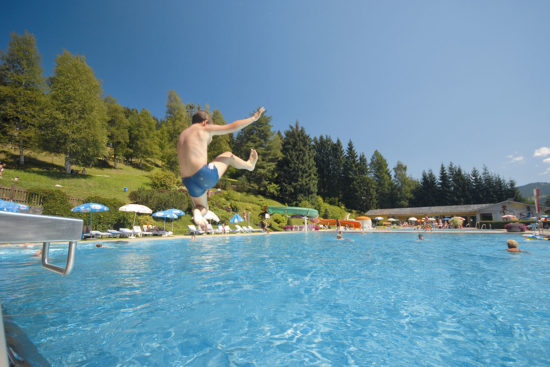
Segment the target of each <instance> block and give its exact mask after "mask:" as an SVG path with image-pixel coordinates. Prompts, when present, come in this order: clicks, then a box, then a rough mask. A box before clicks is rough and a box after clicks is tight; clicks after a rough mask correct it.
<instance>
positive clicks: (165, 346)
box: [0, 233, 550, 366]
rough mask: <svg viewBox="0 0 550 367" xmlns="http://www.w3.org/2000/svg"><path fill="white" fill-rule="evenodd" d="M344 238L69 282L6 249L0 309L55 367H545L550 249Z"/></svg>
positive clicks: (86, 271) (142, 250)
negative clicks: (520, 251) (514, 251)
mask: <svg viewBox="0 0 550 367" xmlns="http://www.w3.org/2000/svg"><path fill="white" fill-rule="evenodd" d="M346 237H347V238H350V239H352V240H353V241H338V240H336V239H335V234H334V233H309V234H303V233H300V234H282V235H275V234H271V235H260V236H242V237H238V236H235V237H213V238H204V237H202V238H198V239H197V240H196V241H189V240H186V239H185V240H164V241H142V242H131V243H130V242H128V243H114V244H109V243H105V244H104V245H103V247H102V248H96V247H95V245H94V244H91V243H87V244H79V245H78V252H77V257H76V265H75V269H74V270H73V273H71V274H70V275H69V276H67V277H61V276H59V275H57V274H54V273H51V272H49V271H47V270H45V269H43V268H41V267H40V265H39V259H36V258H33V257H32V252H33V251H34V250H31V249H18V248H0V260H1V264H0V272H1V273H0V297H1V300H2V305H3V311H4V314H5V316H7V317H10V318H12V319H13V320H14V322H16V323H17V325H18V326H19V327H20V328H22V329H23V330H24V331H25V332H26V334H27V336H28V337H29V338H30V339H31V340H32V341H33V342H34V343H35V345H36V347H37V348H38V350H39V351H40V353H42V355H43V356H44V357H45V358H46V359H47V360H49V361H50V362H51V363H52V365H54V366H117V365H118V366H183V365H185V366H205V365H209V366H331V365H332V366H344V365H357V366H369V365H377V366H507V365H510V366H542V365H549V364H550V297H549V295H550V291H549V290H550V243H547V242H544V241H531V242H528V241H526V240H522V239H521V238H519V237H514V238H517V239H518V241H519V243H520V247H521V248H524V249H527V250H529V252H530V253H528V254H519V255H518V254H510V253H508V252H507V251H505V248H506V240H507V239H509V238H511V237H510V236H506V235H488V234H485V235H477V234H466V235H459V234H426V235H425V240H424V241H417V240H416V234H414V233H389V234H386V233H374V234H365V235H361V234H347V235H346ZM62 257H63V255H62V253H61V251H59V261H58V262H60V261H61V259H62Z"/></svg>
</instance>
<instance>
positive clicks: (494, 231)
mask: <svg viewBox="0 0 550 367" xmlns="http://www.w3.org/2000/svg"><path fill="white" fill-rule="evenodd" d="M336 232H338V231H337V230H335V229H328V230H320V231H314V233H336ZM292 233H305V232H303V231H280V232H269V233H265V232H255V233H225V234H224V233H217V234H201V235H196V236H195V240H194V241H200V239H201V238H215V237H222V236H266V235H269V236H271V235H283V234H292ZM308 233H311V231H310V232H308ZM343 233H345V234H352V233H356V234H369V233H388V234H389V233H412V234H423V235H432V234H507V235H510V236H517V235H524V234H531V233H534V232H532V231H525V232H506V230H504V229H483V230H480V229H437V230H433V231H425V230H415V229H384V230H383V229H373V230H369V231H359V230H347V231H343ZM192 238H193V236H191V235H173V236H143V237H135V238H127V237H121V238H109V237H106V238H91V239H86V240H81V241H79V243H98V242H101V243H106V242H122V241H124V242H136V241H157V240H174V239H188V240H192V241H193V239H192ZM0 246H17V247H22V246H25V247H34V246H36V247H37V248H40V247H42V243H25V244H9V243H0Z"/></svg>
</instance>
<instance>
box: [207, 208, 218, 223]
mask: <svg viewBox="0 0 550 367" xmlns="http://www.w3.org/2000/svg"><path fill="white" fill-rule="evenodd" d="M204 219H206V220H213V221H214V222H219V221H220V218H218V216H217V215H216V213H214V212H211V211H210V210H209V211H208V213H206V214H205V215H204Z"/></svg>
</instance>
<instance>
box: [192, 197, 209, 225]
mask: <svg viewBox="0 0 550 367" xmlns="http://www.w3.org/2000/svg"><path fill="white" fill-rule="evenodd" d="M191 200H192V201H193V205H194V206H195V207H194V208H193V221H194V222H195V224H196V225H197V226H199V228H202V229H206V225H207V224H208V222H207V221H206V219H204V215H206V213H207V212H208V200H207V193H206V192H205V193H204V194H202V195H201V196H199V197H193V196H191Z"/></svg>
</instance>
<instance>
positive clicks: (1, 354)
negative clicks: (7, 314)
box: [0, 211, 83, 366]
mask: <svg viewBox="0 0 550 367" xmlns="http://www.w3.org/2000/svg"><path fill="white" fill-rule="evenodd" d="M82 226H83V221H82V219H75V218H65V217H53V216H47V215H34V214H24V213H10V212H3V211H0V244H3V243H9V244H18V243H42V266H43V267H44V268H46V269H48V270H51V271H53V272H56V273H58V274H61V275H68V274H69V273H70V272H71V271H72V270H73V265H74V258H75V252H76V244H77V242H78V240H80V239H81V237H82ZM51 242H68V243H69V249H68V252H67V261H66V263H65V266H64V267H61V266H57V265H53V264H50V262H49V252H50V243H51ZM14 353H16V352H14V351H12V350H11V349H10V352H9V354H8V348H7V346H6V337H5V334H4V324H3V316H2V310H1V307H0V366H8V356H10V357H11V358H10V359H11V360H12V361H14V358H15V360H17V361H19V360H20V358H21V356H18V355H17V354H15V355H13V354H14Z"/></svg>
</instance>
